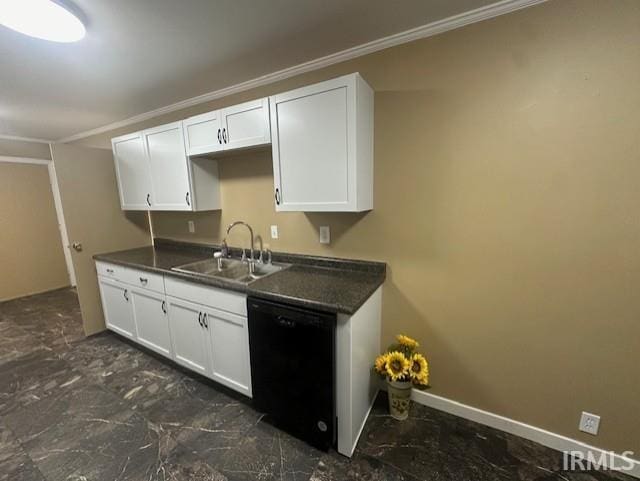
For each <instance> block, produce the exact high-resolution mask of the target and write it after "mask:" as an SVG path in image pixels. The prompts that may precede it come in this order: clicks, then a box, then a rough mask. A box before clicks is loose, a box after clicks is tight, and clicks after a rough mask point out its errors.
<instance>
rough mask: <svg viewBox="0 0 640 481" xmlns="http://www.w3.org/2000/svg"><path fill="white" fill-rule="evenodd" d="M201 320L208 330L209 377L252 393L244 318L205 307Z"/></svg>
mask: <svg viewBox="0 0 640 481" xmlns="http://www.w3.org/2000/svg"><path fill="white" fill-rule="evenodd" d="M204 321H205V325H206V326H208V329H209V331H210V334H211V367H212V375H211V378H212V379H214V380H215V381H218V382H219V383H220V384H224V385H225V386H228V387H230V388H231V389H235V390H236V391H239V392H241V393H242V394H245V395H247V396H249V397H251V365H250V363H249V330H248V326H247V318H246V317H244V316H238V315H236V314H231V313H228V312H224V311H219V310H217V309H208V310H207V311H206V313H205V320H204Z"/></svg>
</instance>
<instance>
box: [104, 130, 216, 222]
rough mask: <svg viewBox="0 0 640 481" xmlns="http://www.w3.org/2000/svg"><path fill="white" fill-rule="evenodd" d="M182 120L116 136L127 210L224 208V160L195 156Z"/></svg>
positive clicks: (115, 152)
mask: <svg viewBox="0 0 640 481" xmlns="http://www.w3.org/2000/svg"><path fill="white" fill-rule="evenodd" d="M182 128H183V126H182V122H173V123H171V124H166V125H161V126H159V127H154V128H152V129H148V130H144V131H142V132H138V133H135V134H130V135H126V136H123V137H117V138H115V139H112V140H111V144H112V146H113V155H114V159H115V164H116V172H117V178H118V188H119V190H120V203H121V205H122V209H123V210H164V211H169V210H184V211H196V210H215V209H220V192H219V182H218V164H217V161H215V160H211V159H198V160H197V161H195V160H194V161H192V160H190V159H189V158H188V157H187V155H186V152H185V147H184V134H183V130H182Z"/></svg>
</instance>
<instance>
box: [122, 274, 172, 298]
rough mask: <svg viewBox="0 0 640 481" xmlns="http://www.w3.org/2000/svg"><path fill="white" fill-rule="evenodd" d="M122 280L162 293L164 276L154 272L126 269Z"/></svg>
mask: <svg viewBox="0 0 640 481" xmlns="http://www.w3.org/2000/svg"><path fill="white" fill-rule="evenodd" d="M122 281H123V282H126V283H127V284H131V285H132V286H137V287H142V288H144V289H149V290H151V291H155V292H160V293H162V294H164V276H163V275H162V274H156V273H155V272H148V271H140V270H137V269H131V268H129V269H127V270H126V272H125V278H124V279H122Z"/></svg>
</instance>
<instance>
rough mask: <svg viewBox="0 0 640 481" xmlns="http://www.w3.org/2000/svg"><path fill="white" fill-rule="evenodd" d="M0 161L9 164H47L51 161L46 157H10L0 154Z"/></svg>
mask: <svg viewBox="0 0 640 481" xmlns="http://www.w3.org/2000/svg"><path fill="white" fill-rule="evenodd" d="M0 162H6V163H10V164H35V165H47V164H49V163H51V161H50V160H47V159H34V158H31V157H12V156H6V155H0Z"/></svg>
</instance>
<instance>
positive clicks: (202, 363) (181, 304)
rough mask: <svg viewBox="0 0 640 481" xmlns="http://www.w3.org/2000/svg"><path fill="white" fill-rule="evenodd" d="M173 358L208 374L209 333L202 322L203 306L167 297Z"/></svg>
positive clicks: (179, 362)
mask: <svg viewBox="0 0 640 481" xmlns="http://www.w3.org/2000/svg"><path fill="white" fill-rule="evenodd" d="M167 303H168V309H169V326H170V329H171V342H172V345H173V359H174V361H176V362H177V363H178V364H182V365H183V366H185V367H187V368H189V369H192V370H194V371H196V372H198V373H200V374H203V375H205V376H209V375H210V372H211V370H210V359H209V349H210V345H209V335H208V333H207V329H206V328H205V324H204V322H203V317H204V308H203V307H202V306H200V305H198V304H194V303H192V302H188V301H183V300H181V299H176V298H173V297H167Z"/></svg>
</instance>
